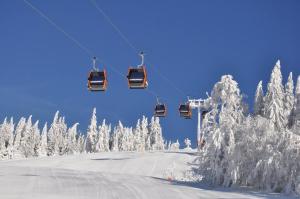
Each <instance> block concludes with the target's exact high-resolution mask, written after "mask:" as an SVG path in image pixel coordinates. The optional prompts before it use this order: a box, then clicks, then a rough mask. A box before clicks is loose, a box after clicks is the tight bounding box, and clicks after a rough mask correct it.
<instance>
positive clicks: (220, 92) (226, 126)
mask: <svg viewBox="0 0 300 199" xmlns="http://www.w3.org/2000/svg"><path fill="white" fill-rule="evenodd" d="M211 106H212V111H211V112H210V113H209V114H210V115H208V116H210V117H211V116H213V117H215V118H212V119H211V121H218V122H217V126H216V127H214V128H212V130H213V131H211V132H205V133H209V134H210V135H209V137H210V139H209V141H207V142H208V143H209V144H207V147H206V148H205V149H204V154H203V161H204V163H203V165H205V166H206V167H209V168H211V169H210V170H208V171H207V172H208V173H207V175H208V176H210V177H211V178H213V179H214V183H216V184H220V185H222V184H223V185H228V183H229V182H230V179H231V176H232V173H231V172H230V169H231V168H232V167H233V166H234V165H233V164H232V161H231V159H232V153H231V152H232V151H234V149H235V140H236V139H239V138H240V137H241V135H240V134H239V133H238V132H237V128H238V127H239V125H240V124H241V123H242V122H243V120H244V111H243V107H244V106H243V102H242V95H241V94H240V90H239V88H238V84H237V82H236V81H234V80H233V78H232V76H230V75H225V76H222V78H221V81H220V82H217V83H216V84H215V86H214V88H213V91H212V93H211ZM212 157H213V158H212ZM205 169H206V168H204V170H205Z"/></svg>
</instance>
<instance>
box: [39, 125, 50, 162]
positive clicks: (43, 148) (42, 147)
mask: <svg viewBox="0 0 300 199" xmlns="http://www.w3.org/2000/svg"><path fill="white" fill-rule="evenodd" d="M47 131H48V128H47V122H46V123H45V125H44V127H43V130H42V135H41V141H40V147H39V156H41V157H44V156H47V134H48V132H47Z"/></svg>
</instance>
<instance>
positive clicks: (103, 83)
mask: <svg viewBox="0 0 300 199" xmlns="http://www.w3.org/2000/svg"><path fill="white" fill-rule="evenodd" d="M106 87H107V78H106V71H105V70H103V71H91V72H90V74H89V77H88V89H89V90H90V91H105V90H106Z"/></svg>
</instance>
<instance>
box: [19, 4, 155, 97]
mask: <svg viewBox="0 0 300 199" xmlns="http://www.w3.org/2000/svg"><path fill="white" fill-rule="evenodd" d="M23 1H24V2H25V3H26V4H27V5H28V6H29V7H30V8H31V9H33V10H34V11H35V12H36V13H38V14H39V15H40V16H41V17H42V18H44V19H45V20H46V21H47V22H48V23H50V24H51V25H52V26H53V27H54V28H55V29H57V30H58V31H59V32H61V33H62V34H64V35H65V36H66V37H67V38H68V39H70V40H71V41H73V42H74V43H75V44H76V45H77V46H78V47H79V48H80V49H82V50H83V51H84V52H86V53H87V54H88V55H89V56H90V57H95V56H94V53H92V51H91V50H90V49H89V48H87V47H86V46H84V45H83V44H81V43H80V42H79V41H78V40H77V39H75V38H74V37H73V36H72V35H71V34H69V33H68V32H66V31H65V30H64V29H63V28H62V27H60V26H59V25H57V23H55V22H54V21H53V20H52V19H50V18H49V17H48V16H47V15H46V14H45V13H44V12H42V11H41V10H40V9H38V8H37V7H36V6H34V5H33V4H32V3H30V2H29V1H27V0H23ZM101 63H103V64H105V62H104V61H103V60H101ZM105 65H106V64H105ZM110 68H111V69H112V71H114V72H115V73H117V74H118V75H120V76H122V77H124V78H125V79H126V78H127V77H126V75H124V74H123V73H122V72H120V71H119V70H118V69H116V68H115V67H113V66H112V65H110ZM91 72H92V71H91ZM91 72H90V74H89V77H88V89H89V90H91V91H96V90H99V91H100V90H101V91H104V90H105V89H106V87H105V89H104V87H103V88H101V89H100V88H92V87H93V86H92V84H93V83H92V82H93V81H92V80H93V79H94V78H99V76H104V74H95V75H91ZM102 79H103V77H102ZM105 80H106V78H105ZM95 82H97V81H95ZM89 84H90V85H89ZM105 86H106V85H105ZM148 93H150V94H151V95H153V96H155V95H154V94H153V93H152V92H150V91H149V92H148Z"/></svg>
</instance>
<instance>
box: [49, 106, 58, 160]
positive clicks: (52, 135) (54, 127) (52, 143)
mask: <svg viewBox="0 0 300 199" xmlns="http://www.w3.org/2000/svg"><path fill="white" fill-rule="evenodd" d="M58 125H59V111H56V113H55V115H54V118H53V122H52V124H51V126H50V129H49V131H48V135H47V155H48V156H52V155H54V154H55V153H56V151H58V149H57V146H58V144H57V139H56V132H57V131H58Z"/></svg>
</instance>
